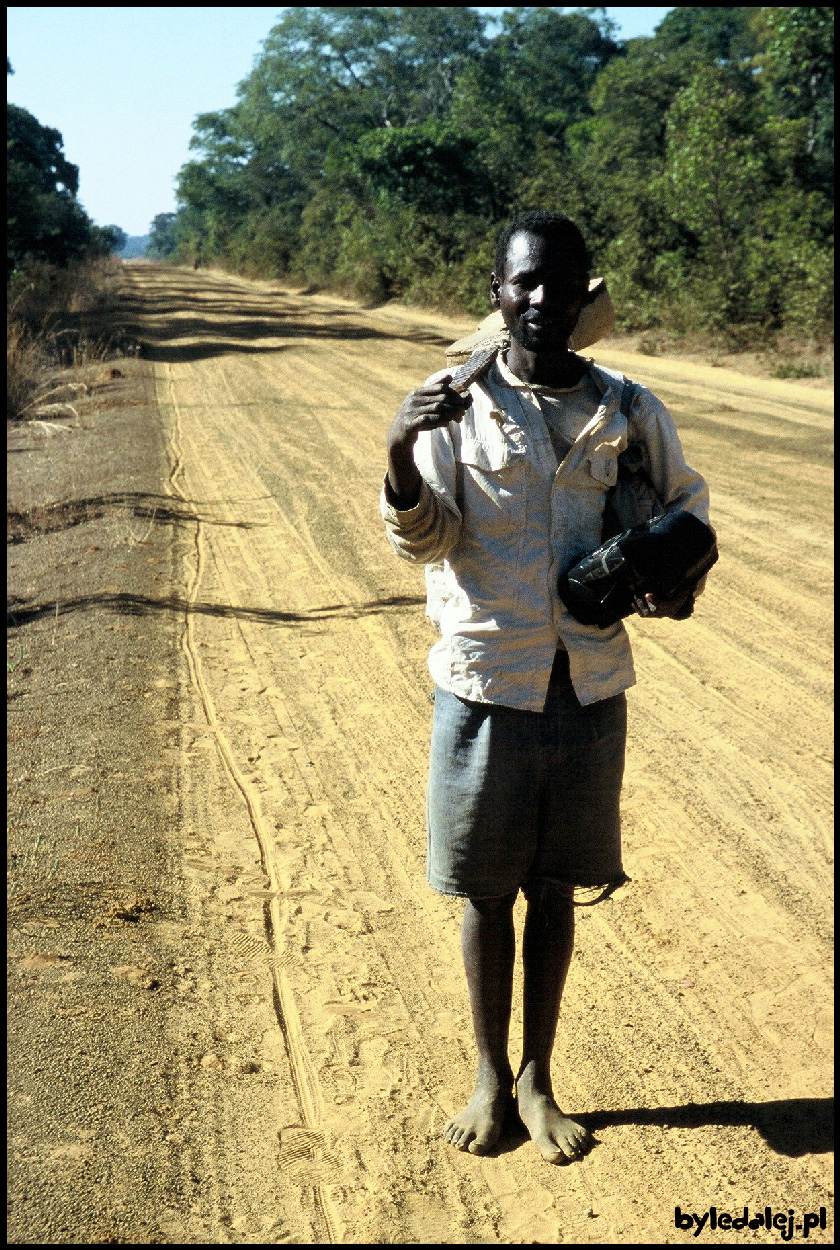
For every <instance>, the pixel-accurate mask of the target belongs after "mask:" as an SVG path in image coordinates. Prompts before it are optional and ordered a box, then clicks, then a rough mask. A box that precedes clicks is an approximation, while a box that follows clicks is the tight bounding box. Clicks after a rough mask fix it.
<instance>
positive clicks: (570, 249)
mask: <svg viewBox="0 0 840 1250" xmlns="http://www.w3.org/2000/svg"><path fill="white" fill-rule="evenodd" d="M588 286H589V257H588V254H587V251H586V244H585V243H584V240H583V235H582V234H581V232H580V230H578V228H577V226H576V225H575V224H574V222H572V221H570V220H569V218H568V217H564V216H563V214H562V213H552V212H547V211H535V212H530V213H524V214H523V215H522V216H521V217H517V218H516V220H515V221H513V222H511V224H510V225H509V226H507V227H506V228H505V230H503V231H502V233H501V235H500V236H499V241H498V245H497V248H496V268H495V270H494V272H493V273H492V274H491V277H490V299H491V303H492V304H493V307H494V308H498V309H500V310H501V312H502V315H503V317H504V320H505V325H506V326H507V328H508V330H509V331H510V333H511V336H512V338H514V339H515V340H516V342H517V343H519V344H520V345H521V346H522V347H523V348H525V349H526V350H527V351H530V352H552V353H555V352H558V351H564V350H565V348H566V344H567V341H568V338H569V335H570V334H571V332H572V330H573V329H574V327H575V323H576V321H577V319H578V315H579V314H580V310H581V308H582V307H583V304H584V303H585V302H586V295H587V291H588Z"/></svg>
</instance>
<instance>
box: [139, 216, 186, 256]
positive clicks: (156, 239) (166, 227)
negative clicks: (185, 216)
mask: <svg viewBox="0 0 840 1250" xmlns="http://www.w3.org/2000/svg"><path fill="white" fill-rule="evenodd" d="M177 217H178V214H177V213H158V215H157V216H156V217H155V219H154V221H153V222H152V224H151V226H150V227H149V245H148V247H147V249H146V255H147V256H148V257H149V258H150V259H151V260H168V259H169V257H170V256H171V255H172V254H173V252H174V251H175V249H176V247H177V246H178V240H177V239H176V237H175V222H176V219H177Z"/></svg>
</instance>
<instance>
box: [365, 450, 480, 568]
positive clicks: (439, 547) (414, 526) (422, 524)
mask: <svg viewBox="0 0 840 1250" xmlns="http://www.w3.org/2000/svg"><path fill="white" fill-rule="evenodd" d="M414 463H415V464H416V465H417V468H418V470H419V471H420V475H421V477H422V479H423V480H422V483H421V486H420V498H419V500H418V501H417V504H416V505H415V506H414V507H413V508H407V509H404V510H401V509H399V508H395V507H394V505H393V502H392V499H393V496H392V494H391V491H390V487H389V485H388V478H387V476H386V478H385V482H384V484H383V487H382V493H381V495H380V500H379V510H380V512H381V514H382V519H383V521H384V522H385V533H386V535H387V538H388V542H389V543H390V544H391V546H392V548H393V549H394V551H395V552H396V554H397V555H398V556H400V557H401V558H402V559H403V560H410V561H411V562H412V563H414V564H432V563H435V562H437V561H439V560H443V559H444V558H445V557H446V556H447V555H448V554H449V552H450V551H451V550H452V549H453V547H454V546H455V545H456V544H457V542H458V539H459V537H460V533H461V511H460V509H459V507H458V505H457V503H456V500H455V494H456V481H457V469H456V464H455V452H454V449H453V446H452V439H451V437H450V434H449V431H448V429H447V428H446V427H445V426H444V427H441V428H440V429H436V430H423V431H422V432H421V433H420V435H419V436H418V438H417V442H416V443H415V445H414Z"/></svg>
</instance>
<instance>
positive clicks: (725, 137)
mask: <svg viewBox="0 0 840 1250" xmlns="http://www.w3.org/2000/svg"><path fill="white" fill-rule="evenodd" d="M667 141H668V150H667V166H666V176H665V180H664V189H665V197H666V203H667V205H668V208H669V211H670V212H671V215H672V216H673V217H674V219H675V220H676V221H678V222H680V223H682V224H683V225H686V226H688V228H689V229H690V230H691V231H693V233H694V234H695V235H696V236H697V239H698V240H699V251H698V265H699V266H700V267H701V269H702V275H703V287H704V291H705V293H706V299H705V301H704V303H705V305H706V308H705V311H706V315H707V317H708V318H709V319H710V320H711V322H712V324H715V325H716V326H721V325H723V324H725V323H726V322H728V321H732V320H738V319H741V318H743V317H744V316H746V315H747V314H749V313H755V312H756V311H757V310H756V309H755V308H753V307H751V301H750V292H749V283H748V274H749V266H748V265H747V263H746V254H747V251H748V249H749V244H750V241H751V237H752V230H753V227H754V223H755V206H756V204H758V203H760V202H761V201H762V199H763V198H764V196H765V194H766V175H765V168H764V161H763V157H762V151H761V145H760V143H759V136H758V135H757V134H756V133H755V128H754V126H753V125H751V124H750V106H749V101H748V100H747V99H746V97H745V96H744V95H743V94H742V93H741V92H740V91H739V89H738V86H737V84H736V83H734V82H733V80H732V79H731V77H730V76H729V75H728V74H727V72H726V71H725V70H721V69H719V68H718V67H717V66H712V67H707V68H704V69H703V70H701V71H700V73H698V74H697V75H695V77H694V78H693V79H692V81H691V83H690V84H689V85H688V86H687V87H684V88H683V90H682V91H680V92H679V93H678V94H677V96H676V98H675V100H674V102H673V104H672V105H671V107H670V109H669V110H668V115H667ZM696 285H697V284H696V283H695V286H696Z"/></svg>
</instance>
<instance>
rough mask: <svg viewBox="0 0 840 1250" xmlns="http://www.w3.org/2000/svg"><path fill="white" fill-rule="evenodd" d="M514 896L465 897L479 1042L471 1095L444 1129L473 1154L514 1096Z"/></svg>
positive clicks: (465, 949) (486, 1142)
mask: <svg viewBox="0 0 840 1250" xmlns="http://www.w3.org/2000/svg"><path fill="white" fill-rule="evenodd" d="M515 901H516V894H515V893H514V894H508V895H506V896H505V897H504V898H494V899H489V898H483V899H468V900H467V904H466V907H465V908H464V921H463V925H462V927H461V951H462V953H463V956H464V967H465V969H466V973H467V985H468V987H469V991H470V1007H471V1008H472V1018H473V1030H474V1032H475V1042H476V1047H477V1048H478V1075H477V1077H476V1082H475V1092H474V1094H473V1096H472V1099H471V1101H470V1102H469V1104H468V1106H466V1107H465V1108H464V1110H463V1111H462V1112H461V1113H460V1114H459V1115H456V1116H455V1117H454V1118H453V1119H452V1120H450V1121H449V1123H448V1124H447V1126H446V1130H445V1134H444V1135H445V1137H446V1140H447V1141H448V1142H451V1143H452V1145H453V1146H457V1148H458V1149H459V1150H469V1151H470V1152H471V1153H472V1154H484V1153H485V1152H486V1151H487V1150H490V1149H491V1148H492V1147H493V1146H495V1144H496V1142H497V1141H498V1140H499V1137H500V1136H501V1132H502V1126H503V1124H504V1120H505V1115H506V1113H507V1111H508V1109H509V1108H510V1106H511V1104H512V1102H513V1069H512V1068H511V1066H510V1060H509V1059H508V1032H509V1029H510V1006H511V994H512V991H513V960H514V955H515V953H516V940H515V938H514V933H513V904H514V903H515Z"/></svg>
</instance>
